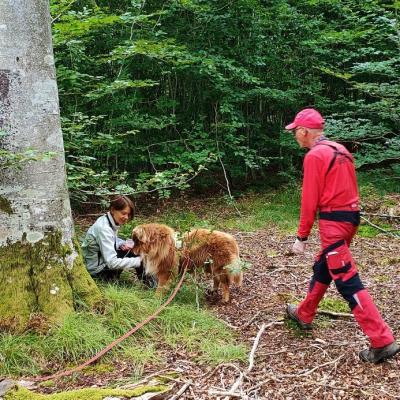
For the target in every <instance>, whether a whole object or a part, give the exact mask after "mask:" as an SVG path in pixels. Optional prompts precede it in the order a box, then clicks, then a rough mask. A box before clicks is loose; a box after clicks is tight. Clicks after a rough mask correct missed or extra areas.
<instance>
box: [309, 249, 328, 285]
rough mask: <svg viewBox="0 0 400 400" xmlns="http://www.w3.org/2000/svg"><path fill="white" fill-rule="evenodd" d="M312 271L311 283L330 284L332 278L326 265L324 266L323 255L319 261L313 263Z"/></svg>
mask: <svg viewBox="0 0 400 400" xmlns="http://www.w3.org/2000/svg"><path fill="white" fill-rule="evenodd" d="M313 271H314V276H313V279H312V280H313V281H318V282H321V283H323V284H324V285H329V284H330V283H331V282H332V277H331V275H330V274H329V270H328V265H327V264H326V258H325V255H322V256H321V257H320V258H319V260H317V261H315V263H314V265H313Z"/></svg>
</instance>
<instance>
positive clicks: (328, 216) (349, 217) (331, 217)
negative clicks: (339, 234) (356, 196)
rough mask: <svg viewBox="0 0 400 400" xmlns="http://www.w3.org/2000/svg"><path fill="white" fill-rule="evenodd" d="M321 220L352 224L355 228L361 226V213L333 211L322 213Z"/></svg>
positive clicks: (320, 214)
mask: <svg viewBox="0 0 400 400" xmlns="http://www.w3.org/2000/svg"><path fill="white" fill-rule="evenodd" d="M319 219H325V220H328V221H336V222H350V223H351V224H352V225H354V226H358V225H360V211H331V212H320V213H319Z"/></svg>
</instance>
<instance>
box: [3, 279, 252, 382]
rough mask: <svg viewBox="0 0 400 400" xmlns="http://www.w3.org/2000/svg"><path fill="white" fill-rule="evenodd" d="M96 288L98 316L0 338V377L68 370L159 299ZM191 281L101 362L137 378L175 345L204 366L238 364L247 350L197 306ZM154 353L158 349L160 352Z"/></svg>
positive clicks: (199, 300)
mask: <svg viewBox="0 0 400 400" xmlns="http://www.w3.org/2000/svg"><path fill="white" fill-rule="evenodd" d="M125 279H126V281H125V282H124V281H122V282H121V283H120V284H118V285H117V284H102V285H101V288H102V291H103V293H104V295H105V298H106V301H107V302H106V309H105V311H104V313H103V314H96V313H91V312H87V311H81V312H76V313H74V314H71V315H69V316H68V317H67V318H65V320H64V322H63V324H62V325H60V326H57V327H54V328H53V329H52V330H51V331H50V332H49V333H48V334H47V335H46V336H41V335H38V334H34V333H32V332H31V333H29V332H28V333H25V334H21V335H11V334H9V333H2V334H0V375H3V376H4V375H6V376H15V377H18V376H22V375H23V376H33V375H38V374H41V373H43V372H46V373H49V372H55V371H56V370H60V369H65V368H70V367H71V366H72V365H76V364H78V363H80V362H82V361H85V360H86V359H88V358H89V357H92V356H93V355H95V354H96V353H98V352H99V351H100V350H101V349H103V348H104V347H105V346H106V345H108V344H109V343H111V342H112V341H113V340H114V339H116V338H117V337H119V336H121V335H122V334H124V333H125V332H127V331H128V330H129V329H131V328H132V327H133V326H134V325H136V324H137V323H138V322H140V321H142V320H143V319H145V318H146V317H148V316H149V315H151V314H152V313H153V312H154V311H155V310H156V309H157V308H158V307H159V306H160V304H161V301H162V300H163V299H159V298H157V297H156V296H155V295H154V291H153V290H145V289H143V288H142V286H141V285H139V284H138V283H132V282H130V281H129V280H130V279H131V278H130V276H128V275H126V277H125ZM199 292H201V293H203V291H199V290H198V289H197V288H196V287H195V285H194V284H193V283H191V282H189V283H188V284H185V286H184V288H182V290H181V292H180V293H178V295H177V297H176V300H175V301H174V303H173V304H172V305H170V306H169V307H168V308H167V309H166V310H164V311H163V313H161V315H159V316H158V317H157V318H156V319H155V320H153V321H152V322H150V323H149V324H147V325H145V326H144V327H143V328H142V329H140V330H139V331H138V332H137V333H135V334H134V335H133V336H131V337H130V338H128V339H127V340H125V341H123V342H122V343H121V344H120V345H119V346H118V347H116V348H115V349H113V350H112V351H111V352H110V353H109V354H108V355H106V356H105V357H104V358H103V362H106V365H107V363H111V364H112V362H113V361H114V360H118V361H126V362H128V363H130V364H131V365H132V368H133V371H135V373H134V374H135V375H137V377H138V378H139V377H140V375H141V372H142V371H143V367H144V365H146V364H147V363H162V362H163V361H164V359H163V354H165V351H168V349H170V350H173V349H176V348H177V347H179V348H180V349H181V350H185V351H187V352H189V353H192V355H193V356H194V358H197V359H198V360H199V361H202V362H206V363H209V364H216V363H219V362H224V361H233V360H244V358H245V356H246V354H247V352H248V349H247V348H246V346H244V345H241V344H237V343H236V339H235V334H234V333H233V332H232V331H231V330H230V329H229V328H228V327H227V326H225V325H224V324H223V323H222V322H220V321H219V320H218V319H217V318H216V317H215V316H213V315H212V314H211V313H210V312H209V311H207V310H205V309H204V308H203V307H202V304H203V296H202V294H201V293H199ZM160 349H162V350H164V351H160Z"/></svg>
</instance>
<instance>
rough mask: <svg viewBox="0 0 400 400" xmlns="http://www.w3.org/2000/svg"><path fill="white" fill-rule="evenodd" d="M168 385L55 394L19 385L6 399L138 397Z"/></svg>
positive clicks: (89, 399)
mask: <svg viewBox="0 0 400 400" xmlns="http://www.w3.org/2000/svg"><path fill="white" fill-rule="evenodd" d="M166 389H167V387H166V386H162V385H158V386H140V387H138V388H136V389H132V390H121V389H98V388H88V389H81V390H71V391H68V392H62V393H54V394H40V393H34V392H31V391H30V390H28V389H25V388H22V387H19V386H17V387H16V388H14V389H12V390H10V391H9V392H7V394H6V395H5V397H4V400H103V399H104V398H105V397H121V398H123V399H128V398H132V397H138V396H141V395H143V394H145V393H149V392H162V391H165V390H166Z"/></svg>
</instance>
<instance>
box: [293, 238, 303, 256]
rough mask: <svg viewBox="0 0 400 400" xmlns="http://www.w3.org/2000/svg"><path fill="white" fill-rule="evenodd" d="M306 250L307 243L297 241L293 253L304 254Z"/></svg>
mask: <svg viewBox="0 0 400 400" xmlns="http://www.w3.org/2000/svg"><path fill="white" fill-rule="evenodd" d="M305 249H306V242H303V241H301V240H299V239H296V241H295V242H294V244H293V247H292V252H293V253H294V254H303V253H304V251H305Z"/></svg>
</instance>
